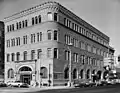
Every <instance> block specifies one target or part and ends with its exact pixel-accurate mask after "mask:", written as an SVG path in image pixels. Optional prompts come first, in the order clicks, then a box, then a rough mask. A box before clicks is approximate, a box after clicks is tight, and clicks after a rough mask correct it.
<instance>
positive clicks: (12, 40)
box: [11, 38, 15, 46]
mask: <svg viewBox="0 0 120 93" xmlns="http://www.w3.org/2000/svg"><path fill="white" fill-rule="evenodd" d="M11 46H15V39H14V38H13V39H11Z"/></svg>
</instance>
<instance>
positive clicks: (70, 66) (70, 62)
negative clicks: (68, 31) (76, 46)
mask: <svg viewBox="0 0 120 93" xmlns="http://www.w3.org/2000/svg"><path fill="white" fill-rule="evenodd" d="M72 45H73V44H72V43H70V44H68V46H69V47H68V49H69V51H70V59H69V87H71V83H72V75H71V74H72V73H71V72H72V61H71V57H72V56H71V54H72V53H71V49H70V47H71V46H72Z"/></svg>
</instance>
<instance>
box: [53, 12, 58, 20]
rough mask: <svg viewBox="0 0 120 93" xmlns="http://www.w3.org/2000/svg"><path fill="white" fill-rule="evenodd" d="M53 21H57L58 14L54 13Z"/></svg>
mask: <svg viewBox="0 0 120 93" xmlns="http://www.w3.org/2000/svg"><path fill="white" fill-rule="evenodd" d="M54 21H58V14H57V13H54Z"/></svg>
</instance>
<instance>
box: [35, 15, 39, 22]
mask: <svg viewBox="0 0 120 93" xmlns="http://www.w3.org/2000/svg"><path fill="white" fill-rule="evenodd" d="M35 24H38V17H37V16H36V17H35Z"/></svg>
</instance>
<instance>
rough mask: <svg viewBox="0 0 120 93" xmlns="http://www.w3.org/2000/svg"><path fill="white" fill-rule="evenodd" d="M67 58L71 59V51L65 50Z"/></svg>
mask: <svg viewBox="0 0 120 93" xmlns="http://www.w3.org/2000/svg"><path fill="white" fill-rule="evenodd" d="M65 60H70V51H67V50H66V51H65Z"/></svg>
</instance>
